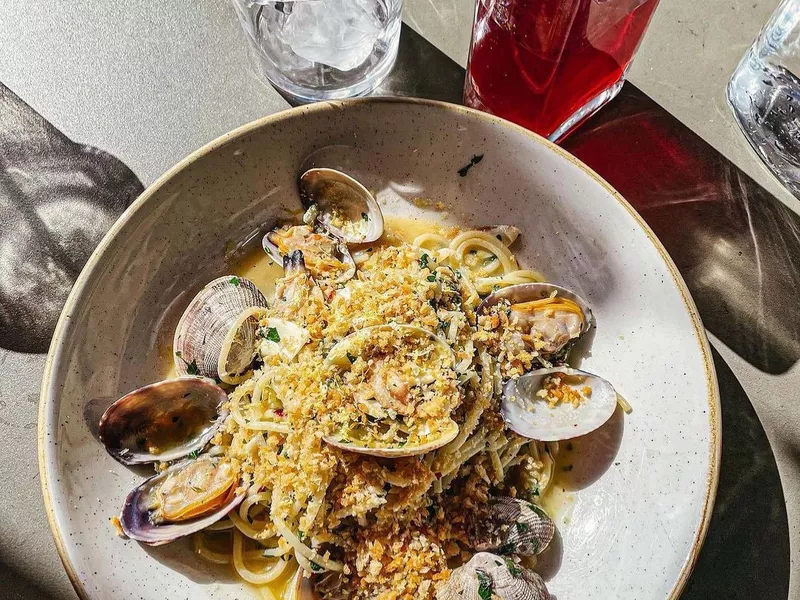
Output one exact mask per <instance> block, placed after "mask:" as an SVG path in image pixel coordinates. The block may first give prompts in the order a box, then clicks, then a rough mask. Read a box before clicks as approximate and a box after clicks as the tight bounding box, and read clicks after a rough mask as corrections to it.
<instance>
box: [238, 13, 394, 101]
mask: <svg viewBox="0 0 800 600" xmlns="http://www.w3.org/2000/svg"><path fill="white" fill-rule="evenodd" d="M231 1H232V2H233V6H234V8H235V9H236V12H237V13H238V15H239V20H240V21H241V23H242V26H243V27H244V30H245V32H246V33H247V35H248V36H249V38H250V41H251V42H252V46H253V49H254V50H255V54H256V57H257V61H258V63H259V67H260V68H261V70H262V72H263V74H264V75H265V76H266V77H267V79H269V81H270V82H271V83H272V85H273V86H275V87H276V88H277V89H278V90H279V91H281V92H282V93H283V94H284V95H285V96H287V97H288V98H289V99H290V100H293V101H294V102H297V103H305V102H314V101H318V100H333V99H337V98H349V97H351V96H359V95H362V94H366V93H368V92H370V91H371V90H372V89H373V88H375V87H376V86H377V85H378V84H379V83H380V82H381V81H382V80H383V79H384V78H385V77H386V76H387V75H388V74H389V71H391V70H392V66H393V65H394V62H395V59H396V58H397V48H398V43H399V41H400V25H401V13H402V8H403V0H283V2H275V1H267V0H231Z"/></svg>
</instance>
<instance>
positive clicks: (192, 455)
mask: <svg viewBox="0 0 800 600" xmlns="http://www.w3.org/2000/svg"><path fill="white" fill-rule="evenodd" d="M187 456H188V458H191V459H192V460H195V459H196V458H197V457H198V456H200V450H192V451H191V452H189V454H187Z"/></svg>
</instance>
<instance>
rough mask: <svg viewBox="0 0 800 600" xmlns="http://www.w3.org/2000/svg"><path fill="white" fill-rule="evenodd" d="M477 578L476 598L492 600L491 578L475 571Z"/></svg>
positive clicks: (479, 571)
mask: <svg viewBox="0 0 800 600" xmlns="http://www.w3.org/2000/svg"><path fill="white" fill-rule="evenodd" d="M475 575H477V576H478V596H480V598H481V600H492V578H491V577H489V575H488V574H486V573H484V572H483V571H481V570H477V571H475Z"/></svg>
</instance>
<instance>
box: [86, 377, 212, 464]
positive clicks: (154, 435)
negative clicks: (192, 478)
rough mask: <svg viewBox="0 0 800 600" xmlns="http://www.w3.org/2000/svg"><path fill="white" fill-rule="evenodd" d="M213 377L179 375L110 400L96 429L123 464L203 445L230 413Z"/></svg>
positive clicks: (178, 455)
mask: <svg viewBox="0 0 800 600" xmlns="http://www.w3.org/2000/svg"><path fill="white" fill-rule="evenodd" d="M227 399H228V397H227V395H226V394H225V392H224V391H223V390H222V389H220V388H219V387H218V386H217V385H215V384H214V383H213V382H210V381H208V380H205V379H201V378H199V377H181V378H178V379H169V380H167V381H161V382H159V383H153V384H151V385H148V386H145V387H143V388H139V389H138V390H134V391H132V392H130V393H129V394H126V395H125V396H123V397H122V398H120V399H119V400H117V401H116V402H114V404H112V405H111V406H109V407H108V408H107V409H106V411H105V412H104V413H103V416H102V417H101V418H100V425H99V431H98V435H99V437H100V441H101V442H102V443H103V445H104V446H105V448H106V450H107V451H108V453H109V454H111V456H113V457H114V458H116V459H117V460H118V461H119V462H121V463H122V464H125V465H136V464H142V463H151V462H156V461H171V460H176V459H178V458H182V457H184V456H186V455H187V454H190V453H192V452H196V451H199V450H201V449H202V448H203V447H204V446H205V445H206V444H207V443H208V442H209V440H211V438H212V437H213V436H214V433H215V432H216V431H217V429H219V427H220V425H221V424H222V422H223V421H224V420H225V417H226V416H227V411H222V410H221V406H222V404H223V403H224V402H225V401H226V400H227Z"/></svg>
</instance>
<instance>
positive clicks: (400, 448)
mask: <svg viewBox="0 0 800 600" xmlns="http://www.w3.org/2000/svg"><path fill="white" fill-rule="evenodd" d="M398 338H400V339H404V338H414V339H416V340H417V341H418V342H419V343H421V344H423V345H424V347H425V350H424V352H425V356H426V359H425V360H426V363H428V364H437V366H440V367H445V368H452V366H453V365H454V363H455V357H454V355H453V351H452V349H451V348H450V346H448V345H447V343H446V342H445V341H444V340H443V339H441V338H440V337H438V336H437V335H436V334H434V333H433V332H431V331H429V330H427V329H423V328H421V327H415V326H412V325H400V324H388V325H376V326H373V327H366V328H364V329H360V330H358V331H356V332H354V333H352V334H350V335H348V336H347V337H345V338H344V339H343V340H341V341H339V342H338V343H337V344H336V345H335V346H334V347H333V348H331V350H330V352H329V353H328V355H327V357H326V358H325V361H326V362H328V363H330V364H334V365H336V366H338V367H340V368H342V369H348V368H350V366H351V365H352V364H353V363H354V362H355V361H356V360H357V359H358V357H360V356H362V355H364V353H365V351H366V350H367V349H368V348H371V347H375V346H380V345H381V344H383V346H384V347H388V348H389V349H390V350H392V351H393V350H394V349H395V348H396V346H397V340H398ZM364 359H365V361H366V362H368V363H369V364H368V367H367V371H366V375H365V378H364V381H363V385H362V387H361V389H359V390H357V392H356V394H355V395H354V401H355V402H356V406H357V407H358V408H359V409H360V410H362V411H363V412H364V413H366V414H367V415H368V416H369V417H371V418H372V419H373V422H376V425H377V426H379V427H380V426H385V427H387V428H388V427H391V426H392V424H395V425H397V424H399V421H398V420H397V419H396V417H397V416H398V415H399V416H404V417H410V416H412V415H413V414H414V412H415V407H414V405H413V404H411V403H410V402H411V400H410V397H411V395H412V390H413V389H414V388H417V387H422V386H426V385H430V384H432V383H434V382H435V378H434V376H433V375H432V374H431V373H430V372H428V373H426V372H425V370H424V368H422V367H420V366H417V367H416V369H411V370H410V372H406V373H404V374H403V375H400V374H399V373H397V372H395V371H394V370H393V369H392V367H391V366H390V364H389V362H388V361H387V360H386V359H385V357H382V356H379V357H373V356H364ZM457 435H458V425H457V424H456V422H455V421H453V420H452V419H450V418H447V419H446V420H445V421H443V422H442V423H440V424H439V426H438V427H437V428H436V431H430V432H425V433H424V434H421V437H423V439H424V440H425V441H423V442H422V443H413V444H412V443H408V444H406V443H403V444H402V445H400V444H398V445H394V446H388V445H380V444H377V443H370V442H368V441H365V439H364V438H365V437H366V436H365V435H364V434H363V432H362V431H360V430H359V429H358V428H351V429H343V430H342V431H340V432H338V433H336V434H332V435H328V436H326V437H325V441H326V442H327V443H328V444H330V445H332V446H335V447H337V448H341V449H343V450H349V451H351V452H357V453H361V454H369V455H372V456H380V457H390V458H398V457H403V456H414V455H417V454H424V453H426V452H430V451H431V450H435V449H437V448H440V447H442V446H444V445H445V444H447V443H449V442H450V441H452V440H453V439H454V438H455V437H456V436H457Z"/></svg>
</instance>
